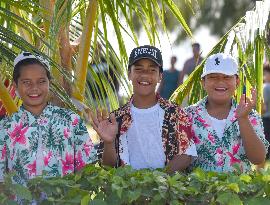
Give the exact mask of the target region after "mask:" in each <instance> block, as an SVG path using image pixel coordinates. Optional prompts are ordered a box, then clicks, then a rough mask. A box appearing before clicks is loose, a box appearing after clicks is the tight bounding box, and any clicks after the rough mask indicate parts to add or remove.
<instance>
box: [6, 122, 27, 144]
mask: <svg viewBox="0 0 270 205" xmlns="http://www.w3.org/2000/svg"><path fill="white" fill-rule="evenodd" d="M27 130H28V126H26V127H24V128H23V124H22V122H20V123H19V124H15V127H14V129H13V131H11V132H9V133H8V134H9V136H10V138H11V140H12V146H14V145H15V144H16V143H19V144H22V145H25V144H26V137H25V133H26V132H27Z"/></svg>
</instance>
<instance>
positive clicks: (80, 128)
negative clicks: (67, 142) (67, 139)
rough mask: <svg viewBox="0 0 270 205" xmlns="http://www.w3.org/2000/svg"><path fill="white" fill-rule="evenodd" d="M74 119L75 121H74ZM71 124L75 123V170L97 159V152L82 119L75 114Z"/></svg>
mask: <svg viewBox="0 0 270 205" xmlns="http://www.w3.org/2000/svg"><path fill="white" fill-rule="evenodd" d="M76 121H77V123H74V122H76ZM72 124H73V125H74V124H76V125H75V128H74V146H75V147H74V150H75V151H74V152H75V153H74V155H75V170H80V169H81V168H83V167H84V166H85V165H86V164H91V163H94V162H95V161H97V153H96V149H95V148H94V144H93V142H92V140H91V138H90V136H89V134H88V132H87V128H86V126H85V124H84V122H83V120H82V119H81V118H80V117H79V116H77V115H76V117H75V119H73V122H72Z"/></svg>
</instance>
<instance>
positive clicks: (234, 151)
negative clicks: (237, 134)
mask: <svg viewBox="0 0 270 205" xmlns="http://www.w3.org/2000/svg"><path fill="white" fill-rule="evenodd" d="M239 148H240V143H237V144H235V145H233V147H232V153H231V152H227V155H228V156H229V157H230V166H233V165H234V164H235V163H240V162H241V160H240V159H237V158H236V157H235V155H236V154H237V152H238V150H239Z"/></svg>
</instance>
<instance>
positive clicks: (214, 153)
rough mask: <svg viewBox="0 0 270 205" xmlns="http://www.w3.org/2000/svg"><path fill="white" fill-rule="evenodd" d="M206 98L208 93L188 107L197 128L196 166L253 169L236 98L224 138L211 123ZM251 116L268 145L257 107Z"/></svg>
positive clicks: (226, 170) (228, 169)
mask: <svg viewBox="0 0 270 205" xmlns="http://www.w3.org/2000/svg"><path fill="white" fill-rule="evenodd" d="M206 102H207V97H206V98H204V99H202V100H201V101H199V102H198V103H197V104H194V105H191V106H189V107H187V108H185V110H186V111H187V112H188V113H190V115H191V117H192V131H193V132H194V143H195V145H196V149H197V154H198V158H197V159H196V160H195V161H194V163H193V165H192V167H200V168H202V169H203V170H206V171H220V172H229V171H233V170H235V168H236V167H239V168H240V170H242V171H243V172H247V171H249V170H250V169H251V163H250V161H249V160H248V158H247V156H246V154H245V150H244V147H243V144H242V139H241V136H240V131H239V125H238V122H237V119H236V112H235V111H236V107H237V104H236V102H235V101H234V100H232V107H231V112H230V113H231V114H229V116H228V118H227V119H226V125H225V129H224V135H223V137H222V138H219V137H218V136H217V133H216V131H215V130H214V129H213V127H212V126H211V121H210V120H209V118H208V117H207V116H208V114H207V110H206ZM249 120H250V122H251V124H252V125H253V128H254V130H255V132H256V134H257V136H258V137H259V138H260V139H261V140H262V142H263V143H264V144H265V146H266V149H267V147H268V146H269V143H268V142H267V141H266V140H265V136H264V131H263V125H262V121H261V118H260V116H259V115H258V113H256V111H252V112H251V113H250V115H249Z"/></svg>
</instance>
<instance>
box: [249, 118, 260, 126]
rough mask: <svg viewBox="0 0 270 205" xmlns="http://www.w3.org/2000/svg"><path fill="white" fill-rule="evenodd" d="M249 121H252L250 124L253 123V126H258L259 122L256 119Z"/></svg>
mask: <svg viewBox="0 0 270 205" xmlns="http://www.w3.org/2000/svg"><path fill="white" fill-rule="evenodd" d="M249 120H250V123H251V124H252V125H253V126H256V125H257V124H258V122H257V120H256V118H255V117H253V118H250V119H249Z"/></svg>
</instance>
